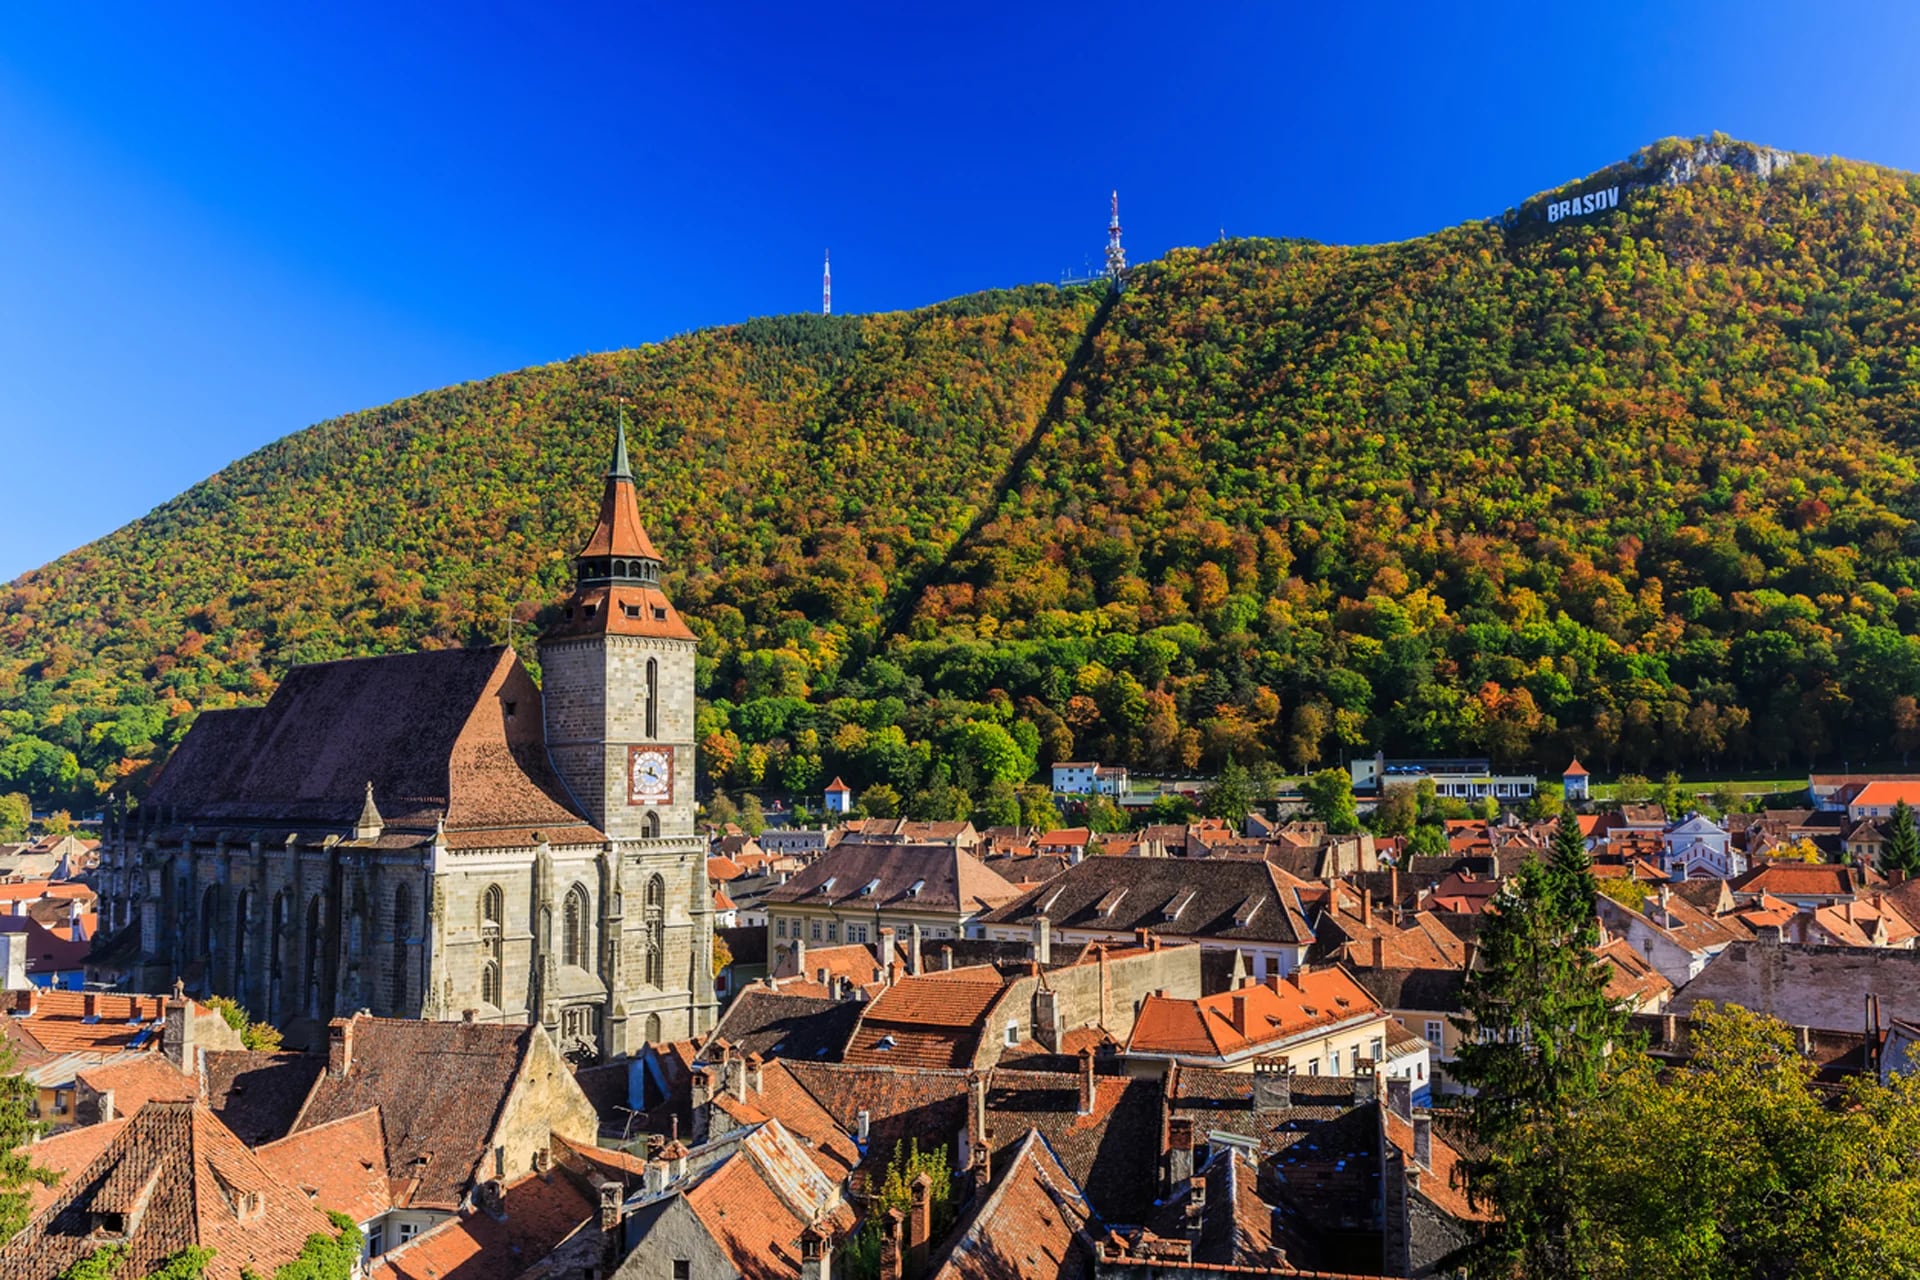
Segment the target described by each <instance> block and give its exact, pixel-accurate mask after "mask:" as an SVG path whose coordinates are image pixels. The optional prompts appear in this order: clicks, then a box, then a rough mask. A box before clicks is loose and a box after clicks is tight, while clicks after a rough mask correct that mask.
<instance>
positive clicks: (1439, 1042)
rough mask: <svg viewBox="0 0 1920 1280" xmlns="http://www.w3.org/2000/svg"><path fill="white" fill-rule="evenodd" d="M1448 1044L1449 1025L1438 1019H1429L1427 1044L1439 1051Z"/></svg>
mask: <svg viewBox="0 0 1920 1280" xmlns="http://www.w3.org/2000/svg"><path fill="white" fill-rule="evenodd" d="M1446 1042H1447V1024H1446V1023H1444V1022H1442V1021H1440V1020H1439V1019H1438V1018H1428V1019H1427V1043H1428V1044H1430V1045H1432V1046H1433V1047H1434V1048H1436V1049H1438V1048H1441V1047H1443V1046H1444V1045H1445V1044H1446Z"/></svg>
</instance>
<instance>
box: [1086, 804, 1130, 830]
mask: <svg viewBox="0 0 1920 1280" xmlns="http://www.w3.org/2000/svg"><path fill="white" fill-rule="evenodd" d="M1087 827H1088V829H1089V830H1091V831H1092V832H1093V833H1094V834H1095V835H1110V834H1112V833H1113V832H1115V831H1125V830H1126V829H1127V814H1126V811H1125V810H1124V809H1122V808H1121V807H1120V806H1119V805H1117V804H1115V803H1114V800H1113V797H1112V796H1102V795H1093V796H1088V797H1087Z"/></svg>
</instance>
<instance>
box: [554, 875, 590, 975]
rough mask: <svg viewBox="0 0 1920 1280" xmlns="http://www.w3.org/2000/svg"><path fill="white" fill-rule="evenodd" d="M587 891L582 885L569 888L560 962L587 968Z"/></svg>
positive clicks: (561, 939)
mask: <svg viewBox="0 0 1920 1280" xmlns="http://www.w3.org/2000/svg"><path fill="white" fill-rule="evenodd" d="M588 927H589V923H588V919H587V891H586V890H585V889H584V888H582V887H581V886H580V885H575V886H573V888H571V889H569V890H567V903H566V907H565V908H564V909H563V911H562V912H561V916H560V963H561V964H570V965H575V966H577V967H579V968H582V969H584V968H587V967H588V966H587V953H588V952H589V951H590V950H592V948H590V947H589V946H588V945H587V931H588Z"/></svg>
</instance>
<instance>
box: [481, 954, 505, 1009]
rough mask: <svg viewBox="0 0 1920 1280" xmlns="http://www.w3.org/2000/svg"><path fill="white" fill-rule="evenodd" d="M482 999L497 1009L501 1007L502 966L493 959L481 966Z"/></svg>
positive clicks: (484, 1002)
mask: <svg viewBox="0 0 1920 1280" xmlns="http://www.w3.org/2000/svg"><path fill="white" fill-rule="evenodd" d="M480 1000H481V1002H482V1003H483V1004H490V1005H492V1006H493V1007H494V1008H496V1009H498V1008H499V1007H500V966H499V964H497V963H496V962H494V961H492V960H489V961H487V962H486V963H485V964H483V965H481V966H480Z"/></svg>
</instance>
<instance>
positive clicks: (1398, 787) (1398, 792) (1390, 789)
mask: <svg viewBox="0 0 1920 1280" xmlns="http://www.w3.org/2000/svg"><path fill="white" fill-rule="evenodd" d="M1419 817H1420V801H1419V798H1418V796H1417V795H1416V794H1415V792H1414V788H1413V785H1412V784H1411V783H1406V782H1394V783H1389V784H1388V785H1387V786H1386V787H1384V788H1382V789H1381V792H1380V802H1379V803H1378V804H1376V805H1374V807H1373V815H1372V819H1371V821H1370V822H1369V823H1368V825H1369V826H1371V827H1372V828H1373V829H1374V831H1376V832H1378V833H1379V834H1380V835H1383V836H1404V835H1406V834H1407V833H1408V832H1410V831H1412V830H1413V824H1414V823H1415V822H1416V821H1417V820H1418V819H1419Z"/></svg>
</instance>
